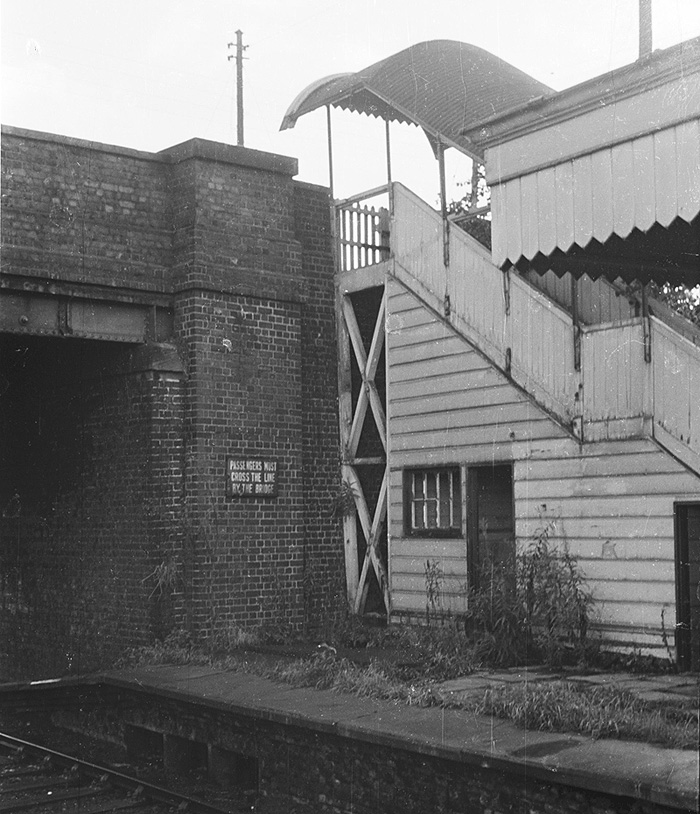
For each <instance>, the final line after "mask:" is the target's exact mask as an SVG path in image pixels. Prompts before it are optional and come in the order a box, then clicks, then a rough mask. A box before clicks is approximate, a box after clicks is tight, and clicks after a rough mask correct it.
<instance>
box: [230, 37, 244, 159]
mask: <svg viewBox="0 0 700 814" xmlns="http://www.w3.org/2000/svg"><path fill="white" fill-rule="evenodd" d="M228 47H229V48H233V43H232V42H230V43H229V44H228ZM247 47H248V46H247V45H243V32H242V31H241V30H240V28H239V29H238V31H236V123H237V125H238V127H237V140H236V144H238V145H239V146H240V147H242V146H243V51H245V49H246V48H247ZM228 59H229V61H231V60H232V59H233V55H232V54H231V55H229V57H228Z"/></svg>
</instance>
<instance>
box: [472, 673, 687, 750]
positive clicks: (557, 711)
mask: <svg viewBox="0 0 700 814" xmlns="http://www.w3.org/2000/svg"><path fill="white" fill-rule="evenodd" d="M473 710H474V712H476V713H477V714H479V715H496V716H497V717H499V718H507V719H509V720H512V721H514V722H515V723H516V724H518V725H519V726H522V727H524V728H525V729H536V730H540V731H545V732H576V733H578V734H582V735H590V736H591V737H593V738H621V739H624V740H635V741H644V742H645V743H662V744H664V745H666V746H671V747H675V748H677V749H688V748H691V747H692V746H693V745H694V744H697V737H698V719H697V715H696V714H694V713H693V712H692V711H690V710H684V709H682V708H680V707H676V708H673V707H671V708H669V707H664V708H654V706H653V705H651V704H649V703H647V702H645V701H643V700H642V699H640V698H638V697H637V696H635V695H633V694H632V693H630V692H628V691H627V690H622V689H620V688H619V687H617V686H615V685H611V686H605V687H588V686H582V685H578V684H574V683H572V682H568V681H553V682H546V683H538V684H532V683H529V684H524V685H516V686H506V687H493V688H491V689H488V690H486V692H485V693H484V697H483V698H482V699H481V700H480V701H479V702H478V703H477V704H475V705H474V706H473Z"/></svg>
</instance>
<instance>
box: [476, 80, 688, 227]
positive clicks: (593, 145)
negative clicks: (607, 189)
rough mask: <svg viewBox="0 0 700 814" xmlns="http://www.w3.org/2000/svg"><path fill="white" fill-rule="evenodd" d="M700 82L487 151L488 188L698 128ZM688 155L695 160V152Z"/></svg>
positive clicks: (670, 87) (668, 85)
mask: <svg viewBox="0 0 700 814" xmlns="http://www.w3.org/2000/svg"><path fill="white" fill-rule="evenodd" d="M697 76H698V75H697V72H696V73H695V74H694V75H693V76H692V77H690V76H679V77H677V78H675V79H672V80H670V81H668V82H665V83H664V84H661V85H657V86H655V87H651V86H650V87H649V89H648V90H641V91H639V92H637V93H636V94H634V95H631V96H627V97H626V98H624V99H618V100H610V101H606V103H605V104H596V105H594V106H589V108H588V110H581V109H575V115H573V116H572V117H570V118H568V119H566V120H552V121H550V122H549V123H548V124H546V125H544V126H542V127H538V128H536V129H534V130H532V131H531V132H528V133H523V134H521V135H515V136H514V137H513V138H510V139H508V140H507V141H506V140H504V141H503V142H502V143H501V144H498V145H496V146H493V147H489V148H487V150H486V182H487V183H488V184H489V185H491V186H494V185H496V184H503V183H504V182H506V181H508V180H510V179H511V178H519V177H522V176H524V175H527V174H528V173H532V172H537V171H540V170H542V169H544V168H545V167H551V166H554V165H556V164H562V163H564V162H567V161H571V160H572V159H577V158H579V157H581V156H585V155H590V156H593V155H595V154H600V153H603V152H605V151H608V155H610V150H612V149H613V148H614V147H615V146H616V145H618V144H621V143H630V142H634V141H636V140H637V139H640V138H644V137H646V136H648V135H650V134H651V135H654V134H656V133H659V132H664V131H668V130H672V129H675V128H683V127H684V126H686V125H688V124H689V125H692V126H695V127H696V126H697V124H698V120H700V82H698V80H697ZM695 149H696V150H697V141H696V142H695ZM684 154H685V155H692V150H691V151H690V152H689V153H685V151H684ZM696 155H697V153H696ZM684 166H685V165H684ZM697 166H698V163H697V162H696V164H695V167H697ZM593 177H595V173H593ZM696 188H697V187H696ZM696 212H697V210H696Z"/></svg>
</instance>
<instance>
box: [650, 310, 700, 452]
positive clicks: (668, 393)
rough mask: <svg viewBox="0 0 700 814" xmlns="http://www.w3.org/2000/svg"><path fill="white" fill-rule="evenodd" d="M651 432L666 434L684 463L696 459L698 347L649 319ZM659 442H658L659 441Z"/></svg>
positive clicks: (698, 438) (699, 397)
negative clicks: (652, 426) (652, 409)
mask: <svg viewBox="0 0 700 814" xmlns="http://www.w3.org/2000/svg"><path fill="white" fill-rule="evenodd" d="M651 324H652V351H651V353H652V360H653V362H654V379H653V387H654V393H653V397H654V431H655V433H657V435H658V431H661V432H664V433H667V434H668V435H670V436H671V437H672V438H674V439H675V440H676V441H677V442H678V443H679V446H678V447H675V448H674V452H676V453H677V454H683V447H685V453H686V454H685V455H683V460H686V461H687V462H688V463H692V461H691V460H690V459H689V457H687V456H692V458H693V459H697V460H700V348H699V347H698V346H697V345H695V344H693V343H692V342H690V341H688V340H687V339H685V338H684V337H682V336H679V335H678V334H677V333H675V332H674V331H672V330H671V329H670V328H669V327H668V326H666V325H664V324H663V322H660V321H659V320H657V319H655V318H653V317H652V319H651ZM660 440H661V439H660Z"/></svg>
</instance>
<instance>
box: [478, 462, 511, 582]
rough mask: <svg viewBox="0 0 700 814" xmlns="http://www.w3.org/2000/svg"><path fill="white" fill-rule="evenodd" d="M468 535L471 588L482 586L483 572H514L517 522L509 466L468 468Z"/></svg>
mask: <svg viewBox="0 0 700 814" xmlns="http://www.w3.org/2000/svg"><path fill="white" fill-rule="evenodd" d="M467 535H468V546H467V551H468V552H469V574H470V580H471V584H472V585H474V586H475V587H476V586H478V585H479V584H480V582H481V577H482V576H483V574H484V572H494V571H503V572H505V573H511V572H512V569H513V566H514V565H515V521H514V512H513V469H512V467H511V465H510V464H500V465H498V466H475V467H470V468H469V470H468V476H467Z"/></svg>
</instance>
